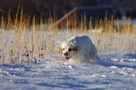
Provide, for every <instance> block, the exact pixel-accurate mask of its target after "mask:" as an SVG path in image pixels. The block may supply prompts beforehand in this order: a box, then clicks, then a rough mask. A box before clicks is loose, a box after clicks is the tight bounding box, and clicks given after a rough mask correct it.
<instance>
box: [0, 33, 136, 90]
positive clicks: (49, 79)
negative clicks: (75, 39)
mask: <svg viewBox="0 0 136 90" xmlns="http://www.w3.org/2000/svg"><path fill="white" fill-rule="evenodd" d="M65 33H66V34H64V33H63V32H58V36H61V37H58V40H60V41H63V40H65V39H67V38H69V37H71V36H72V35H69V34H68V33H67V32H65ZM91 33H92V32H91ZM62 34H63V35H62ZM65 35H67V36H65ZM91 35H94V33H93V34H90V33H89V36H91ZM7 36H8V37H7V39H6V40H10V39H11V38H12V36H10V35H7ZM95 38H96V37H95V35H94V37H93V38H92V41H95ZM123 38H124V37H123V36H122V37H119V39H118V38H117V39H115V40H120V39H121V40H122V41H124V40H125V39H123ZM101 40H104V37H103V38H102V39H101ZM56 42H57V41H56ZM56 42H55V43H56ZM115 42H116V43H117V44H116V43H115V44H116V45H118V44H119V45H120V43H118V41H115ZM112 44H113V43H112ZM107 45H108V44H107ZM123 45H124V46H122V48H120V50H121V51H122V52H123V53H121V54H117V53H116V52H114V48H113V50H111V53H109V51H107V52H106V53H103V51H102V50H103V49H102V50H100V51H101V52H99V57H100V58H101V61H100V62H99V63H90V64H86V65H84V64H68V63H65V62H66V61H65V60H64V58H63V57H62V56H59V55H58V53H57V52H54V56H53V57H50V56H46V58H45V59H44V60H43V61H42V62H38V63H34V62H32V64H30V66H28V65H27V62H24V65H23V66H21V65H12V64H10V61H8V60H7V61H6V60H5V62H4V63H5V64H0V90H136V54H125V53H126V52H127V49H126V48H125V47H126V46H127V45H128V46H129V44H127V42H125V44H123ZM132 49H133V50H135V49H136V48H132ZM118 51H119V50H118ZM107 53H108V54H107ZM1 62H2V61H1ZM60 62H64V63H60Z"/></svg>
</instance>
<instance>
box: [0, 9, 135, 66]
mask: <svg viewBox="0 0 136 90" xmlns="http://www.w3.org/2000/svg"><path fill="white" fill-rule="evenodd" d="M19 9H20V8H18V10H17V14H16V17H15V19H14V21H12V20H11V16H10V11H9V15H8V20H7V21H6V20H5V18H4V17H1V25H0V26H1V29H0V42H1V43H0V63H3V64H4V63H6V62H10V64H19V65H23V64H24V63H25V62H27V64H28V65H31V63H32V62H35V63H37V62H42V61H43V60H45V59H46V58H48V57H53V56H55V55H57V41H63V40H66V39H68V38H70V37H71V36H74V35H79V34H86V35H88V36H89V37H90V38H91V39H92V41H93V43H94V44H95V45H96V47H97V49H98V53H99V54H114V53H120V54H123V53H125V54H136V48H135V46H136V39H135V38H136V32H135V30H134V29H135V28H132V27H131V25H130V20H131V18H129V19H128V21H129V22H128V24H124V25H123V26H120V25H117V26H116V27H115V26H114V23H113V21H114V19H113V17H112V19H111V20H108V19H107V18H105V20H104V21H102V20H96V22H95V28H93V26H92V22H91V20H90V23H89V30H87V25H86V18H85V17H84V19H83V20H82V21H81V22H80V26H77V23H79V22H76V21H74V22H73V23H72V29H69V21H68V20H67V28H66V30H61V31H59V30H58V29H57V28H55V29H53V30H48V28H47V27H46V26H47V25H51V24H52V23H53V22H54V21H53V20H52V19H51V17H50V18H49V19H47V20H46V22H45V21H43V19H42V17H41V18H40V24H37V23H36V19H35V16H34V17H33V21H32V24H30V20H29V17H27V16H26V15H25V14H23V9H21V12H19ZM19 13H20V20H18V18H19V17H18V16H19V15H18V14H19ZM43 22H45V23H43Z"/></svg>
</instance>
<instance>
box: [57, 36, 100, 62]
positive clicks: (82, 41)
mask: <svg viewBox="0 0 136 90" xmlns="http://www.w3.org/2000/svg"><path fill="white" fill-rule="evenodd" d="M59 52H60V53H62V54H63V56H64V57H65V58H66V59H67V60H68V62H70V63H89V62H91V61H92V62H98V61H99V57H98V56H97V50H96V47H95V46H94V44H93V43H92V41H91V39H90V38H89V37H88V36H86V35H83V36H76V37H72V38H70V39H69V40H67V41H64V42H62V43H61V44H60V46H59ZM64 53H67V55H64Z"/></svg>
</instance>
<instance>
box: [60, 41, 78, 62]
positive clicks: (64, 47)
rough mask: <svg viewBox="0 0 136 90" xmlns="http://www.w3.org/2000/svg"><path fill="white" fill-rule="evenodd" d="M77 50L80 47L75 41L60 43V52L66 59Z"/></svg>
mask: <svg viewBox="0 0 136 90" xmlns="http://www.w3.org/2000/svg"><path fill="white" fill-rule="evenodd" d="M77 51H78V47H77V45H75V44H74V43H73V42H69V41H65V42H62V43H61V44H60V45H59V53H60V54H63V56H64V57H65V59H66V60H68V59H70V58H71V57H73V56H74V55H75V54H76V52H77Z"/></svg>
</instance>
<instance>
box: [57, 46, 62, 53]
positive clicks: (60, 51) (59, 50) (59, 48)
mask: <svg viewBox="0 0 136 90" xmlns="http://www.w3.org/2000/svg"><path fill="white" fill-rule="evenodd" d="M58 52H59V54H62V48H61V46H59V47H58Z"/></svg>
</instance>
